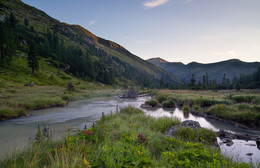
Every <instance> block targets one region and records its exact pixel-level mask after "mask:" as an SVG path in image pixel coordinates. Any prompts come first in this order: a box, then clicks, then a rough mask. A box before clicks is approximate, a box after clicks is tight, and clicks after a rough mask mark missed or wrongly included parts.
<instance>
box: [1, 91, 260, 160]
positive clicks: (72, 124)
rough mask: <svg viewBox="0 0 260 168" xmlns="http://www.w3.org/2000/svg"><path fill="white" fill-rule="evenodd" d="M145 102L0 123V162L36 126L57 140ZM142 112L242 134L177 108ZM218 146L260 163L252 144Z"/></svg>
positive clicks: (112, 101)
mask: <svg viewBox="0 0 260 168" xmlns="http://www.w3.org/2000/svg"><path fill="white" fill-rule="evenodd" d="M148 99H150V98H149V97H142V98H138V99H120V98H118V97H116V96H113V97H99V98H91V99H86V100H80V101H75V102H71V103H70V104H69V105H68V106H67V107H57V108H50V109H44V110H36V111H33V112H31V113H30V115H29V117H21V118H17V119H12V120H8V121H2V122H0V158H2V157H4V156H5V155H6V154H10V153H11V151H16V150H22V149H23V148H24V147H26V145H28V144H29V142H30V140H29V139H33V138H34V137H35V135H36V131H37V126H38V124H39V125H40V126H44V125H45V126H47V127H48V128H50V130H51V133H52V135H53V136H54V138H60V137H61V136H65V135H66V134H68V130H71V129H73V130H78V129H83V128H84V127H85V126H86V127H90V126H91V125H92V123H93V122H94V121H96V120H98V119H99V118H100V117H101V115H102V112H103V113H104V114H105V115H106V114H109V113H111V112H115V111H116V108H117V106H118V107H119V108H122V107H126V106H129V105H130V106H134V107H137V108H140V106H141V104H143V103H144V102H145V101H146V100H148ZM143 111H144V112H145V113H146V114H147V115H150V116H153V117H162V116H168V117H177V118H179V119H180V120H181V121H184V120H194V121H198V122H199V123H200V125H201V126H202V127H205V128H208V129H212V130H213V131H218V130H219V129H224V130H227V131H231V132H234V133H242V132H243V131H242V130H239V129H237V128H236V127H234V126H232V125H229V124H225V123H223V122H219V121H215V120H210V119H205V118H203V117H197V116H194V115H192V114H189V115H184V113H183V112H182V110H181V109H179V108H172V109H163V108H158V109H154V110H144V109H143ZM251 132H252V131H251ZM248 133H250V132H248ZM254 134H255V133H254ZM218 142H219V144H220V148H221V152H222V153H223V154H225V155H226V156H229V157H232V158H233V160H234V161H237V162H241V161H244V162H246V163H250V162H252V163H254V164H255V163H256V162H260V150H258V149H257V147H256V142H255V141H248V142H247V141H243V140H234V141H233V142H234V145H232V146H231V147H228V146H226V145H225V144H222V143H221V140H220V139H218ZM248 153H253V155H251V156H248V155H246V154H248Z"/></svg>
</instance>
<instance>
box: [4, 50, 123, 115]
mask: <svg viewBox="0 0 260 168" xmlns="http://www.w3.org/2000/svg"><path fill="white" fill-rule="evenodd" d="M10 67H11V68H5V69H0V120H5V119H10V118H15V117H19V116H23V115H26V114H27V113H28V112H29V111H31V110H35V109H41V108H48V107H54V106H65V105H66V104H67V103H68V101H71V100H74V99H79V98H84V97H92V96H106V95H112V94H119V93H120V92H121V91H120V90H117V89H113V88H112V87H111V86H104V85H101V84H99V83H97V82H88V81H87V80H81V79H78V78H76V77H74V76H71V75H68V74H66V73H64V72H62V71H60V70H58V69H57V68H54V67H53V66H51V65H50V63H49V61H48V60H45V59H42V60H41V61H40V68H39V71H38V72H36V73H35V74H34V75H32V74H31V69H30V68H29V67H28V66H27V62H26V59H25V58H24V57H23V56H22V54H20V57H19V58H16V59H14V60H13V61H12V65H11V66H10Z"/></svg>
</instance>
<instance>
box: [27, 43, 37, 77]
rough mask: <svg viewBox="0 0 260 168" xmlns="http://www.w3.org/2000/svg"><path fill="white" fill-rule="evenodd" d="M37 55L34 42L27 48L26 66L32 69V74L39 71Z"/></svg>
mask: <svg viewBox="0 0 260 168" xmlns="http://www.w3.org/2000/svg"><path fill="white" fill-rule="evenodd" d="M37 55H38V53H37V49H36V46H35V43H34V42H31V44H30V46H29V54H28V65H29V67H31V69H32V74H34V72H35V71H37V70H38V69H39V60H38V56H37Z"/></svg>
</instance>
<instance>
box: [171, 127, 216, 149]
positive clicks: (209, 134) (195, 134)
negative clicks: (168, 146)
mask: <svg viewBox="0 0 260 168" xmlns="http://www.w3.org/2000/svg"><path fill="white" fill-rule="evenodd" d="M174 136H175V137H178V138H180V139H181V140H183V141H189V142H202V143H204V144H208V145H211V144H214V143H215V141H216V138H217V135H216V133H215V132H213V131H211V130H208V129H206V128H198V129H194V130H193V129H192V128H189V127H180V128H178V129H177V130H176V132H175V133H174Z"/></svg>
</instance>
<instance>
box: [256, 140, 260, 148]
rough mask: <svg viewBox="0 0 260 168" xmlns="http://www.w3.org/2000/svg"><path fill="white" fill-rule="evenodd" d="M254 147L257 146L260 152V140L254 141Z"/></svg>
mask: <svg viewBox="0 0 260 168" xmlns="http://www.w3.org/2000/svg"><path fill="white" fill-rule="evenodd" d="M256 145H257V148H258V149H259V150H260V138H257V139H256Z"/></svg>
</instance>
